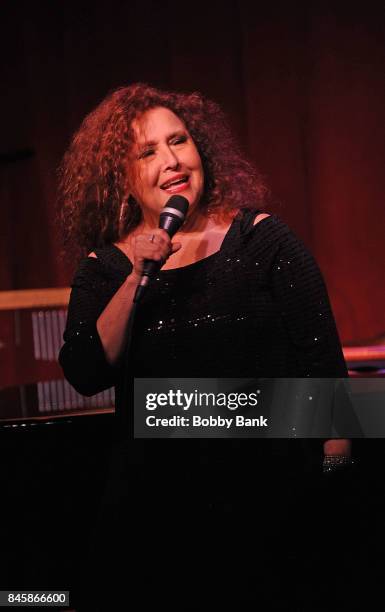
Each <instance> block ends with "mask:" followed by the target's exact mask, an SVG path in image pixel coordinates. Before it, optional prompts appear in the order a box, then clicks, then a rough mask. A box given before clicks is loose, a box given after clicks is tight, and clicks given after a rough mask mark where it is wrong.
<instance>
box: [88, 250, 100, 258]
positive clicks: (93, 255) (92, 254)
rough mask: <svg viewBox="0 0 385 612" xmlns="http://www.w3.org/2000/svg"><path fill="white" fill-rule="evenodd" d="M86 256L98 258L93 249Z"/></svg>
mask: <svg viewBox="0 0 385 612" xmlns="http://www.w3.org/2000/svg"><path fill="white" fill-rule="evenodd" d="M88 257H94V258H95V259H97V258H98V256H97V255H96V253H94V252H93V251H92V253H90V254H89V255H88Z"/></svg>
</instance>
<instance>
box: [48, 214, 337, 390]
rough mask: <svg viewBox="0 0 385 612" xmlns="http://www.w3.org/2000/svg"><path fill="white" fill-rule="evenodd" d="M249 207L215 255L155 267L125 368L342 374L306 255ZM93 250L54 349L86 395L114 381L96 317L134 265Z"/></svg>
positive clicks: (117, 376) (117, 381) (278, 225)
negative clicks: (61, 342) (182, 264)
mask: <svg viewBox="0 0 385 612" xmlns="http://www.w3.org/2000/svg"><path fill="white" fill-rule="evenodd" d="M255 214H256V213H255V211H254V212H251V211H244V213H243V214H242V215H239V216H238V217H237V218H236V219H235V220H234V221H233V223H232V225H231V227H230V229H229V231H228V233H227V235H226V236H225V239H224V241H223V243H222V246H221V249H220V250H219V251H218V252H217V253H214V254H213V255H210V256H209V257H206V258H204V259H202V260H200V261H197V262H196V263H193V264H191V265H187V266H185V267H182V268H177V269H174V270H173V269H169V270H164V271H160V272H159V274H158V275H157V277H156V279H155V280H154V281H153V283H152V285H151V287H150V288H149V290H148V293H147V294H146V296H145V298H144V300H143V303H142V304H141V305H140V308H139V309H138V311H137V314H136V320H135V325H134V332H133V339H132V344H131V356H130V364H131V370H130V372H129V373H128V376H134V375H135V376H148V377H150V376H154V377H163V376H164V377H170V376H172V377H199V376H202V377H249V376H251V377H253V376H255V377H333V376H335V377H343V376H346V374H347V372H346V366H345V363H344V359H343V355H342V350H341V346H340V342H339V338H338V334H337V330H336V326H335V322H334V318H333V314H332V311H331V308H330V304H329V299H328V295H327V291H326V288H325V284H324V282H323V279H322V277H321V274H320V272H319V269H318V266H317V264H316V262H315V261H314V258H313V257H312V256H311V255H310V254H309V253H308V251H307V250H306V249H305V248H304V246H303V244H302V243H301V242H300V241H299V240H298V239H297V238H296V237H295V236H294V234H293V233H292V232H291V231H290V229H289V228H288V227H287V226H286V225H285V224H284V223H283V222H282V221H281V220H280V219H279V218H278V217H276V216H274V215H271V216H270V217H267V218H265V219H264V220H262V221H261V222H260V223H258V224H256V225H253V219H254V216H255ZM96 254H97V259H95V258H87V259H85V260H83V261H82V262H81V264H80V267H79V269H78V272H77V274H76V276H75V279H74V281H73V285H72V293H71V299H70V305H69V311H68V321H67V327H66V331H65V334H64V339H65V344H64V346H63V348H62V350H61V353H60V363H61V365H62V367H63V369H64V373H65V376H66V378H68V380H69V381H70V382H71V384H73V385H74V387H75V388H77V389H78V390H79V391H80V392H82V393H85V394H93V393H97V392H98V391H101V390H102V389H105V388H107V387H110V386H112V385H117V386H118V388H119V387H120V385H121V382H122V376H123V373H122V369H121V368H115V367H112V366H110V365H109V364H108V363H107V361H106V360H105V358H104V352H103V347H102V344H101V341H100V339H99V336H98V333H97V330H96V320H97V318H98V317H99V315H100V313H101V312H102V311H103V309H104V308H105V306H106V305H107V303H108V302H109V300H110V299H111V297H112V296H113V295H114V293H115V292H116V291H117V289H118V288H119V286H120V285H121V284H122V282H123V281H124V279H125V278H126V276H127V275H128V274H129V273H130V272H131V269H132V265H131V263H130V261H129V260H128V259H127V257H126V256H125V255H124V254H123V253H122V251H120V250H119V249H118V248H117V247H115V246H114V245H110V246H108V247H105V248H103V249H97V250H96ZM118 396H119V393H118Z"/></svg>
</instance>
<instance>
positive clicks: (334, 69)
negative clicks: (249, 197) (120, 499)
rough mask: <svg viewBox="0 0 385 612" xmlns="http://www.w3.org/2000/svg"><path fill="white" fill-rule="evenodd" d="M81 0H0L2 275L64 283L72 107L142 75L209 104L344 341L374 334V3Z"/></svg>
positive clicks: (32, 283) (380, 157) (378, 41)
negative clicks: (63, 211)
mask: <svg viewBox="0 0 385 612" xmlns="http://www.w3.org/2000/svg"><path fill="white" fill-rule="evenodd" d="M79 4H80V6H79ZM79 4H76V3H72V2H62V3H61V2H60V3H59V2H52V3H41V4H40V3H32V4H31V3H27V2H26V3H22V2H18V3H8V5H7V4H5V6H4V5H3V7H2V9H3V16H2V22H3V35H2V37H1V41H0V44H1V62H2V77H1V84H2V95H1V97H0V108H1V113H2V119H3V120H2V139H1V142H2V144H1V149H0V156H1V157H0V160H1V168H0V172H1V185H0V197H1V212H0V223H1V233H2V240H1V246H0V249H1V251H0V252H1V257H2V266H1V272H0V289H21V288H30V287H50V286H63V285H67V284H69V282H70V279H71V275H72V271H73V266H74V263H75V262H68V261H63V260H62V259H61V258H60V256H59V252H60V248H59V233H58V229H57V226H56V224H55V210H54V201H55V183H56V176H55V169H56V167H57V165H58V163H59V160H60V158H61V156H62V154H63V153H64V150H65V148H66V146H67V144H68V141H69V138H70V136H71V134H72V133H73V131H74V130H75V129H76V128H77V127H78V126H79V124H80V122H81V120H82V119H83V117H84V116H85V115H86V114H87V113H88V112H89V111H90V110H91V109H92V108H93V107H94V106H95V105H96V104H97V103H98V102H99V101H100V100H101V99H102V98H103V97H104V96H105V95H106V93H107V92H108V91H110V90H111V89H113V88H115V87H117V86H119V85H123V84H128V83H131V82H134V81H138V80H140V81H146V82H149V83H151V84H154V85H156V86H160V87H164V88H175V89H179V90H186V91H191V90H200V91H201V92H203V93H204V94H205V95H207V96H208V97H211V98H213V99H215V100H216V101H217V102H219V103H220V104H221V105H222V107H223V108H224V109H225V110H226V111H227V113H228V116H229V119H230V122H231V124H232V126H233V129H234V131H235V132H236V134H237V136H238V137H239V139H240V142H241V144H242V146H243V149H244V151H245V153H246V154H247V155H248V157H249V158H250V159H251V160H252V161H253V162H254V163H255V164H256V165H257V166H258V167H259V168H260V170H261V171H262V173H263V174H264V175H265V177H266V180H267V182H268V184H269V186H270V189H271V192H272V194H273V202H274V204H273V205H272V211H273V212H275V213H277V214H279V215H280V216H281V217H282V218H283V219H284V220H285V221H286V222H287V223H288V224H289V225H290V226H291V227H292V229H293V230H294V231H295V232H296V233H297V234H298V235H299V236H300V237H301V238H302V239H303V240H304V242H305V243H306V244H307V246H308V247H309V248H310V249H311V250H312V252H313V253H314V254H315V256H316V258H317V260H318V262H319V264H320V266H321V269H322V271H323V273H324V276H325V278H326V281H327V285H328V288H329V293H330V296H331V299H332V303H333V307H334V311H335V314H336V318H337V324H338V328H339V331H340V334H341V336H342V339H343V341H344V342H347V341H360V340H363V339H366V338H371V337H375V336H376V335H379V334H381V333H383V332H384V331H385V324H384V317H383V313H384V305H385V299H384V289H383V287H384V282H383V281H384V278H383V276H384V275H383V270H384V266H383V260H384V254H383V238H384V229H385V207H384V201H383V193H384V187H385V185H384V171H383V168H384V158H385V155H384V153H385V145H384V142H385V139H384V112H383V109H384V108H385V88H384V81H385V75H384V40H385V37H384V8H383V3H382V2H366V3H364V4H362V3H354V2H344V1H341V2H334V3H333V2H327V1H325V2H322V3H321V2H320V3H317V2H315V3H314V2H312V3H309V6H308V5H307V3H303V4H301V3H289V2H283V1H281V2H279V1H276V2H273V3H264V4H263V5H259V4H258V3H255V2H251V1H250V2H248V1H242V0H240V1H239V2H236V1H235V0H234V1H232V2H230V1H229V2H226V1H223V0H222V1H221V2H207V1H205V2H203V1H202V0H198V1H195V2H194V3H188V4H186V3H177V2H173V1H171V0H169V1H168V2H167V1H163V2H158V1H157V0H146V2H142V1H139V0H135V1H132V2H130V3H126V2H116V1H111V2H108V3H106V2H103V3H91V2H90V3H79ZM266 4H269V6H266ZM28 149H30V150H31V152H30V153H31V154H29V153H28V151H26V150H28Z"/></svg>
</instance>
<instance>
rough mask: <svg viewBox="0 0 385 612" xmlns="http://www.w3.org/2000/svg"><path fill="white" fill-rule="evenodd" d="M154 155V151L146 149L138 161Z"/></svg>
mask: <svg viewBox="0 0 385 612" xmlns="http://www.w3.org/2000/svg"><path fill="white" fill-rule="evenodd" d="M154 153H155V150H154V149H146V150H145V151H143V152H142V153H141V154H140V155H139V159H144V158H145V157H150V156H151V155H154Z"/></svg>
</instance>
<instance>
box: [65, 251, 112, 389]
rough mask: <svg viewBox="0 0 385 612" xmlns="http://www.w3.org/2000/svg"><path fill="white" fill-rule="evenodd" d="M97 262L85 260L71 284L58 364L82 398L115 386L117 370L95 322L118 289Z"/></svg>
mask: <svg viewBox="0 0 385 612" xmlns="http://www.w3.org/2000/svg"><path fill="white" fill-rule="evenodd" d="M117 288H118V285H117V286H116V287H111V283H109V282H108V281H107V280H106V278H105V275H104V273H103V269H102V267H101V264H100V262H99V261H98V259H95V258H87V259H86V260H83V261H82V262H81V264H80V266H79V269H78V272H77V273H76V275H75V278H74V281H73V283H72V291H71V296H70V302H69V306H68V317H67V325H66V329H65V332H64V336H63V338H64V345H63V347H62V348H61V351H60V354H59V363H60V365H61V367H62V368H63V371H64V376H65V378H66V379H67V380H68V382H69V383H70V384H71V385H72V386H73V387H74V388H75V389H76V391H78V392H79V393H81V394H82V395H88V396H90V395H95V394H96V393H99V392H100V391H104V390H105V389H108V388H109V387H112V386H114V385H115V384H116V381H117V378H118V376H119V369H118V367H115V366H112V365H110V364H109V363H108V361H107V359H106V357H105V353H104V349H103V345H102V342H101V340H100V337H99V334H98V331H97V328H96V321H97V319H98V317H99V316H100V314H101V313H102V312H103V310H104V308H105V307H106V305H107V304H108V302H109V301H110V299H111V297H112V295H113V294H114V293H115V291H116V290H117Z"/></svg>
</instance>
